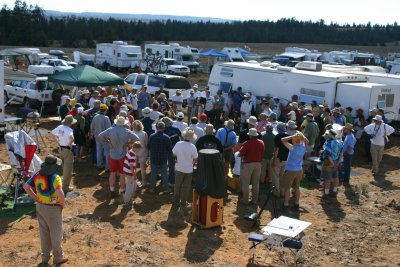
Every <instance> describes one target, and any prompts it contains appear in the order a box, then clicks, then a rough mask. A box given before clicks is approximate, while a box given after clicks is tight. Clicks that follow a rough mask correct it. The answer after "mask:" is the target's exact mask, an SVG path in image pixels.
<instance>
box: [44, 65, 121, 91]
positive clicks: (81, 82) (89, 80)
mask: <svg viewBox="0 0 400 267" xmlns="http://www.w3.org/2000/svg"><path fill="white" fill-rule="evenodd" d="M49 82H55V83H60V84H66V85H72V86H78V87H87V86H112V85H123V84H124V80H123V79H122V78H120V77H118V76H116V75H112V74H109V73H105V72H104V71H101V70H98V69H96V68H94V67H92V66H89V65H84V66H79V67H76V68H73V69H70V70H66V71H63V72H60V73H58V74H54V75H52V76H50V77H49Z"/></svg>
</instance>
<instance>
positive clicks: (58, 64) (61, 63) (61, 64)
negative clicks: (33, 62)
mask: <svg viewBox="0 0 400 267" xmlns="http://www.w3.org/2000/svg"><path fill="white" fill-rule="evenodd" d="M54 65H55V66H62V67H66V66H68V64H67V63H65V61H62V60H55V61H54Z"/></svg>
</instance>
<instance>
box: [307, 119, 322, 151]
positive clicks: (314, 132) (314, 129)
mask: <svg viewBox="0 0 400 267" xmlns="http://www.w3.org/2000/svg"><path fill="white" fill-rule="evenodd" d="M318 135H319V127H318V124H317V123H316V122H314V121H310V122H308V123H307V125H306V127H305V128H304V136H305V137H307V139H308V144H309V145H310V146H314V145H315V140H317V137H318Z"/></svg>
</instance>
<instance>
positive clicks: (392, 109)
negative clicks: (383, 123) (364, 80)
mask: <svg viewBox="0 0 400 267" xmlns="http://www.w3.org/2000/svg"><path fill="white" fill-rule="evenodd" d="M399 103H400V88H394V87H392V86H385V87H384V88H380V89H376V90H373V91H372V95H371V107H378V108H381V109H383V110H384V111H385V117H386V118H387V119H388V121H392V120H399V108H400V106H399Z"/></svg>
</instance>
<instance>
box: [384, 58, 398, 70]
mask: <svg viewBox="0 0 400 267" xmlns="http://www.w3.org/2000/svg"><path fill="white" fill-rule="evenodd" d="M386 67H387V69H388V73H390V74H400V59H399V58H397V59H396V60H394V61H386Z"/></svg>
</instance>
